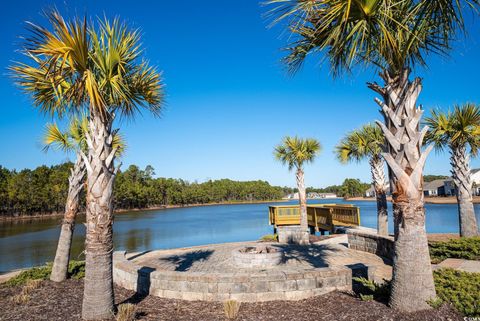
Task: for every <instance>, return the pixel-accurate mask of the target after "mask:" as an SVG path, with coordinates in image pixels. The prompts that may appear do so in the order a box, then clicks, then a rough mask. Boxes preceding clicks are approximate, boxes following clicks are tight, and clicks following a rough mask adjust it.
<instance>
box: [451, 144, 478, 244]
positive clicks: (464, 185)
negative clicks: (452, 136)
mask: <svg viewBox="0 0 480 321" xmlns="http://www.w3.org/2000/svg"><path fill="white" fill-rule="evenodd" d="M450 153H451V157H450V162H451V165H452V177H453V181H454V183H455V186H456V187H457V203H458V217H459V225H460V236H463V237H472V236H477V235H479V231H478V226H477V219H476V217H475V210H474V207H473V199H472V180H471V177H470V156H469V155H468V153H467V149H466V147H465V146H451V148H450Z"/></svg>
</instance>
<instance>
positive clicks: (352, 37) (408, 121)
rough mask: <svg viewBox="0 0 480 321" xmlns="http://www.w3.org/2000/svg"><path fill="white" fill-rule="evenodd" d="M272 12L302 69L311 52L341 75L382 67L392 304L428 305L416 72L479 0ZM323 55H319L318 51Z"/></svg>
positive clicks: (274, 0) (319, 2) (386, 0)
mask: <svg viewBox="0 0 480 321" xmlns="http://www.w3.org/2000/svg"><path fill="white" fill-rule="evenodd" d="M266 2H267V4H270V5H272V6H273V7H272V9H271V10H270V11H269V16H271V17H272V20H273V23H279V22H281V26H283V27H285V29H286V31H287V32H288V35H289V36H288V39H289V43H288V44H287V46H286V49H287V52H288V54H287V56H286V57H285V59H284V61H285V63H286V65H287V67H288V70H289V71H290V72H295V71H297V70H298V69H299V68H300V67H301V66H302V64H303V62H304V61H305V59H306V58H307V57H312V58H313V57H314V56H316V57H317V59H318V60H320V62H327V63H329V65H330V67H331V70H332V73H333V75H334V76H338V75H341V74H345V72H346V73H350V72H351V71H352V69H353V68H355V67H360V68H362V67H363V68H365V69H368V70H372V69H373V70H378V71H380V73H379V75H380V78H381V80H382V84H377V83H368V84H367V85H368V87H369V88H370V89H372V90H373V91H374V92H375V93H377V94H379V95H380V97H381V99H376V102H377V104H378V105H379V106H380V109H381V113H382V116H383V118H384V120H385V121H384V122H378V123H379V125H380V127H381V129H382V131H383V133H384V135H385V138H386V143H387V144H386V145H387V146H386V151H385V153H383V154H382V156H383V157H384V159H385V161H386V162H387V164H388V166H389V176H390V186H391V188H392V203H393V214H394V216H393V217H394V238H395V260H394V262H393V276H392V287H391V288H392V291H391V296H390V302H389V304H390V306H392V307H393V308H395V309H398V310H402V311H418V310H423V309H429V308H431V306H430V305H429V304H428V301H429V300H431V299H433V298H435V296H436V292H435V284H434V282H433V273H432V267H431V261H430V255H429V250H428V240H427V234H426V230H425V208H424V196H423V179H422V174H423V168H424V165H425V161H426V159H427V156H428V154H429V152H430V150H431V149H430V148H427V149H425V150H424V149H422V144H423V136H424V134H425V130H426V129H425V128H423V129H421V128H420V126H418V124H419V121H420V119H421V117H422V114H423V110H422V108H421V106H419V105H418V104H417V99H418V97H419V95H420V92H421V90H422V79H421V78H419V77H416V78H414V79H411V78H410V76H411V71H412V70H413V68H415V67H416V66H425V65H427V59H426V58H427V57H428V56H430V55H431V54H443V55H446V54H447V53H448V52H449V50H450V49H451V48H452V47H453V46H452V45H451V42H452V41H453V40H454V39H455V38H456V36H457V35H458V34H459V31H463V30H464V28H465V23H464V20H463V17H464V16H465V14H464V13H465V12H466V11H467V10H471V11H472V12H474V13H475V14H476V13H478V5H479V4H480V1H479V0H464V1H462V0H435V1H431V0H419V1H413V0H406V1H396V0H368V1H366V0H362V1H352V0H266ZM316 54H318V55H316Z"/></svg>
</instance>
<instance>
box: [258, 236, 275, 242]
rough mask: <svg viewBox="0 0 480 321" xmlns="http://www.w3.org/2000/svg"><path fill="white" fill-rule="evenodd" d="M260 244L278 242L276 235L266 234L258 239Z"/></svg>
mask: <svg viewBox="0 0 480 321" xmlns="http://www.w3.org/2000/svg"><path fill="white" fill-rule="evenodd" d="M260 240H261V241H262V242H278V235H277V234H267V235H264V236H262V237H261V238H260Z"/></svg>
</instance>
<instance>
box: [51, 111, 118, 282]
mask: <svg viewBox="0 0 480 321" xmlns="http://www.w3.org/2000/svg"><path fill="white" fill-rule="evenodd" d="M87 131H88V119H87V118H86V117H82V118H79V117H73V119H72V120H71V122H70V124H69V126H68V128H67V129H66V130H65V131H62V130H61V129H60V128H59V127H58V126H57V124H55V123H53V124H47V127H46V131H45V134H44V137H43V141H44V144H45V148H44V149H45V150H46V151H47V150H48V149H49V148H51V147H53V148H55V149H58V150H61V151H63V152H66V153H70V152H73V153H75V155H76V161H75V163H74V165H73V168H72V169H71V171H70V176H69V178H68V193H67V200H66V203H65V213H64V216H63V221H62V226H61V230H60V237H59V239H58V245H57V251H56V253H55V259H54V261H53V266H52V273H51V275H50V280H52V281H55V282H61V281H64V280H66V279H67V274H68V264H69V261H70V249H71V244H72V237H73V231H74V229H75V218H76V217H77V214H78V211H79V208H80V194H81V191H82V189H83V186H84V180H83V177H84V176H85V163H84V162H83V159H82V155H81V151H83V152H86V151H87V143H86V138H85V137H86V132H87ZM113 146H115V147H116V148H117V155H118V156H120V155H121V153H123V152H124V150H125V143H124V141H123V139H122V138H121V137H120V135H118V134H117V135H115V136H114V139H113Z"/></svg>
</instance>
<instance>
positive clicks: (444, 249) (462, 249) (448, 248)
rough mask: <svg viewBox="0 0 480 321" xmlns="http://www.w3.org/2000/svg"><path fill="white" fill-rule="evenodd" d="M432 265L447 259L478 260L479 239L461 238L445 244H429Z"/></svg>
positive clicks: (479, 251)
mask: <svg viewBox="0 0 480 321" xmlns="http://www.w3.org/2000/svg"><path fill="white" fill-rule="evenodd" d="M429 247H430V258H431V259H432V263H435V264H436V263H440V262H442V261H443V260H445V259H448V258H456V259H467V260H480V237H470V238H465V237H462V238H460V239H456V240H453V239H452V240H449V241H446V242H430V243H429Z"/></svg>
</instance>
